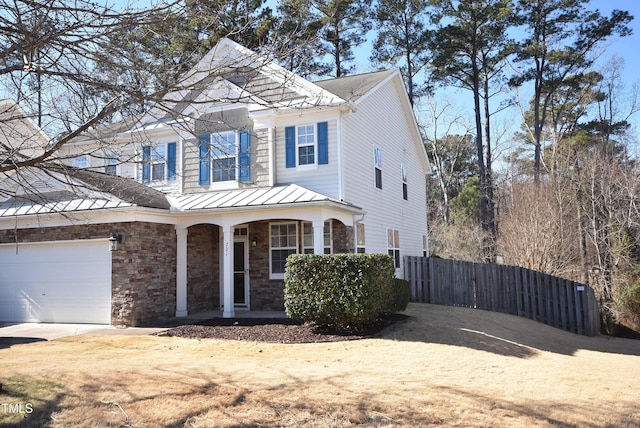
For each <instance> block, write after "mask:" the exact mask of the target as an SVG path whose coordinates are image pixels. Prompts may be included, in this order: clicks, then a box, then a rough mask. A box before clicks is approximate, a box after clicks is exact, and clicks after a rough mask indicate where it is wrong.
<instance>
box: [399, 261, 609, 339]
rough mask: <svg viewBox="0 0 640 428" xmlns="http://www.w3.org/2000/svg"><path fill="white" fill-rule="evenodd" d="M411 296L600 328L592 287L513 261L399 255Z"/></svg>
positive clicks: (589, 331) (572, 327)
mask: <svg viewBox="0 0 640 428" xmlns="http://www.w3.org/2000/svg"><path fill="white" fill-rule="evenodd" d="M404 277H405V279H406V280H408V281H409V282H410V283H411V300H412V301H414V302H424V303H434V304H439V305H449V306H463V307H467V308H476V309H485V310H489V311H494V312H502V313H506V314H512V315H518V316H521V317H525V318H530V319H533V320H536V321H539V322H543V323H545V324H548V325H551V326H554V327H557V328H561V329H563V330H567V331H571V332H573V333H577V334H582V335H586V336H593V335H595V334H598V332H599V331H600V312H599V309H598V303H597V301H596V297H595V294H594V292H593V289H592V288H591V287H589V286H587V285H584V284H580V283H577V282H574V281H570V280H567V279H563V278H558V277H555V276H551V275H547V274H544V273H542V272H536V271H533V270H530V269H525V268H521V267H517V266H505V265H494V264H483V263H471V262H463V261H458V260H447V259H440V258H433V257H414V256H405V276H404Z"/></svg>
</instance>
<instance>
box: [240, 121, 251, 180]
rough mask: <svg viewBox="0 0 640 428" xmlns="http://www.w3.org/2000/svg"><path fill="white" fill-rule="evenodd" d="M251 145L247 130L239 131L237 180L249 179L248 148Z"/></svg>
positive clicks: (249, 158) (249, 159)
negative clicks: (238, 169) (238, 171)
mask: <svg viewBox="0 0 640 428" xmlns="http://www.w3.org/2000/svg"><path fill="white" fill-rule="evenodd" d="M250 145H251V135H250V134H249V131H243V132H241V133H240V154H239V156H238V163H239V164H240V173H239V174H238V180H240V181H250V180H251V154H250V153H249V148H250Z"/></svg>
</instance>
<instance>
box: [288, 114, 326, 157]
mask: <svg viewBox="0 0 640 428" xmlns="http://www.w3.org/2000/svg"><path fill="white" fill-rule="evenodd" d="M328 133H329V125H328V123H327V122H319V123H316V124H307V125H300V126H287V127H286V128H285V148H286V167H287V168H295V167H298V166H308V165H326V164H328V163H329V136H328Z"/></svg>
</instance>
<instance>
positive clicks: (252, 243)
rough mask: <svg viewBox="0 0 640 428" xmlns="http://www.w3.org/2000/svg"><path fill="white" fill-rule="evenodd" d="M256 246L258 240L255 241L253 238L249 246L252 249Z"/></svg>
mask: <svg viewBox="0 0 640 428" xmlns="http://www.w3.org/2000/svg"><path fill="white" fill-rule="evenodd" d="M256 245H258V240H257V239H256V238H253V239H252V240H251V246H252V247H255V246H256Z"/></svg>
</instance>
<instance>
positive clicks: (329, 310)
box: [285, 254, 408, 329]
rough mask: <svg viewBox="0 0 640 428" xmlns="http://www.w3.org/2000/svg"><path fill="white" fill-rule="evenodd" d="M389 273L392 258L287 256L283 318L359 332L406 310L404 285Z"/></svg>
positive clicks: (359, 255)
mask: <svg viewBox="0 0 640 428" xmlns="http://www.w3.org/2000/svg"><path fill="white" fill-rule="evenodd" d="M394 273H395V267H394V261H393V258H392V257H391V256H389V255H386V254H327V255H324V254H321V255H315V254H296V255H291V256H289V257H288V258H287V265H286V273H285V309H286V311H287V315H288V316H289V317H291V318H293V319H297V320H301V321H305V322H313V323H315V324H317V325H320V326H326V327H332V328H336V329H347V328H359V327H362V326H364V325H366V324H369V323H372V322H373V321H375V320H376V319H377V318H378V317H379V316H380V315H382V314H387V313H395V312H397V311H398V310H403V309H404V308H406V303H404V302H405V297H406V296H405V291H406V289H405V284H404V283H405V282H406V281H403V282H402V284H401V283H400V282H398V281H399V280H398V281H394ZM407 303H408V300H407Z"/></svg>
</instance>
